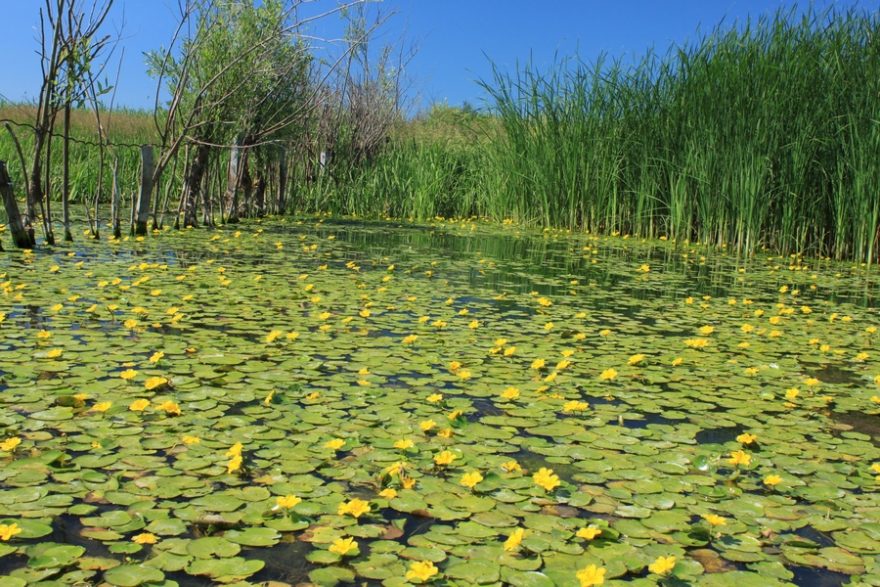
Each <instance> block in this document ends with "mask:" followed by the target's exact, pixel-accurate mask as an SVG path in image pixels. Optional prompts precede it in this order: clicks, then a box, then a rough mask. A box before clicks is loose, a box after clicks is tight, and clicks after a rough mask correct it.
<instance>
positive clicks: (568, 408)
mask: <svg viewBox="0 0 880 587" xmlns="http://www.w3.org/2000/svg"><path fill="white" fill-rule="evenodd" d="M589 407H590V404H588V403H587V402H580V401H577V400H572V401H570V402H565V405H563V406H562V411H563V412H564V413H566V414H570V413H571V412H583V411H584V410H586V409H587V408H589Z"/></svg>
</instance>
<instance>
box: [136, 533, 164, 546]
mask: <svg viewBox="0 0 880 587" xmlns="http://www.w3.org/2000/svg"><path fill="white" fill-rule="evenodd" d="M131 541H132V542H135V543H137V544H156V543H157V542H159V538H158V537H157V536H156V535H155V534H151V533H150V532H141V533H140V534H138V535H137V536H133V537H132V539H131Z"/></svg>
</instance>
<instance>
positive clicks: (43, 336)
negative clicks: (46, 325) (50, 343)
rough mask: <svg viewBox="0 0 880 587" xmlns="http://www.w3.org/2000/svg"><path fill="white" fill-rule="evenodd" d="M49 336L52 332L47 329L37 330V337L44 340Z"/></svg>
mask: <svg viewBox="0 0 880 587" xmlns="http://www.w3.org/2000/svg"><path fill="white" fill-rule="evenodd" d="M0 322H2V320H0ZM51 336H52V333H51V332H49V331H48V330H39V331H37V338H39V339H41V340H45V339H47V338H50V337H51Z"/></svg>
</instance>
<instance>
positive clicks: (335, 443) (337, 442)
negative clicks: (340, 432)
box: [324, 438, 345, 450]
mask: <svg viewBox="0 0 880 587" xmlns="http://www.w3.org/2000/svg"><path fill="white" fill-rule="evenodd" d="M343 446H345V440H344V439H342V438H334V439H333V440H328V441H327V442H325V443H324V448H330V449H333V450H339V449H340V448H342V447H343Z"/></svg>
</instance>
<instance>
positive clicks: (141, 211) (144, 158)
mask: <svg viewBox="0 0 880 587" xmlns="http://www.w3.org/2000/svg"><path fill="white" fill-rule="evenodd" d="M152 191H153V147H151V146H149V145H142V146H141V186H140V191H139V192H138V198H137V215H136V224H135V229H134V233H135V234H136V235H138V236H143V235H145V234H147V221H148V220H149V219H150V195H151V193H152Z"/></svg>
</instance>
